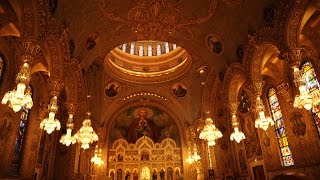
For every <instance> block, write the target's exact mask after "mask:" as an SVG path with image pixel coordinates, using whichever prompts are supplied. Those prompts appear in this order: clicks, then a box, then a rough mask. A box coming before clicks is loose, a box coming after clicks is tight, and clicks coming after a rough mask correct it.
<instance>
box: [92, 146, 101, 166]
mask: <svg viewBox="0 0 320 180" xmlns="http://www.w3.org/2000/svg"><path fill="white" fill-rule="evenodd" d="M91 162H92V163H93V164H95V165H97V166H101V165H102V164H104V162H103V161H102V159H101V149H99V148H98V145H96V148H95V150H94V156H93V157H92V158H91Z"/></svg>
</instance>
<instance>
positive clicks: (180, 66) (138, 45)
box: [105, 41, 191, 84]
mask: <svg viewBox="0 0 320 180" xmlns="http://www.w3.org/2000/svg"><path fill="white" fill-rule="evenodd" d="M190 65H191V56H190V55H189V54H188V53H187V51H186V50H184V49H183V48H181V47H177V45H176V44H171V43H168V42H161V41H136V42H130V43H125V44H122V45H120V46H119V47H116V48H114V49H113V50H111V51H110V53H109V54H108V55H107V56H106V58H105V67H106V72H108V73H109V74H110V75H111V76H115V77H116V78H119V79H122V80H126V81H130V82H136V83H138V82H139V83H153V84H154V83H160V82H165V81H170V80H172V79H175V78H177V77H179V76H181V75H182V74H183V73H185V72H186V71H187V70H188V69H189V68H190Z"/></svg>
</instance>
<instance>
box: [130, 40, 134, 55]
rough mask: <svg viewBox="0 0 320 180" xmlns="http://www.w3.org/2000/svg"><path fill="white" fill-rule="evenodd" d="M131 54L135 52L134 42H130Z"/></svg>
mask: <svg viewBox="0 0 320 180" xmlns="http://www.w3.org/2000/svg"><path fill="white" fill-rule="evenodd" d="M130 54H134V43H133V42H132V43H131V44H130Z"/></svg>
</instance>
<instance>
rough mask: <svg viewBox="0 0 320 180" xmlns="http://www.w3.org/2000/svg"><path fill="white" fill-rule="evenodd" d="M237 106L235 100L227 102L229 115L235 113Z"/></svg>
mask: <svg viewBox="0 0 320 180" xmlns="http://www.w3.org/2000/svg"><path fill="white" fill-rule="evenodd" d="M238 106H239V102H236V101H230V102H229V108H230V112H231V115H236V114H237V111H238Z"/></svg>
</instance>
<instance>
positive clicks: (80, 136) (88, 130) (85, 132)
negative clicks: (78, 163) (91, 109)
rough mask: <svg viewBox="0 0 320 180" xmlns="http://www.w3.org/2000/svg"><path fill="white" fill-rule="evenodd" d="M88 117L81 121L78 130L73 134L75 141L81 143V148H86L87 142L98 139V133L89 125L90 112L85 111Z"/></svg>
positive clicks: (87, 146)
mask: <svg viewBox="0 0 320 180" xmlns="http://www.w3.org/2000/svg"><path fill="white" fill-rule="evenodd" d="M87 115H88V117H87V119H85V120H84V121H83V122H82V127H81V128H80V130H79V131H78V132H77V133H76V134H75V135H74V137H75V138H76V140H77V142H79V143H81V148H83V149H88V148H89V144H91V143H93V142H94V141H98V140H99V138H98V135H97V134H96V133H95V132H94V130H93V128H92V127H91V120H90V113H87Z"/></svg>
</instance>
